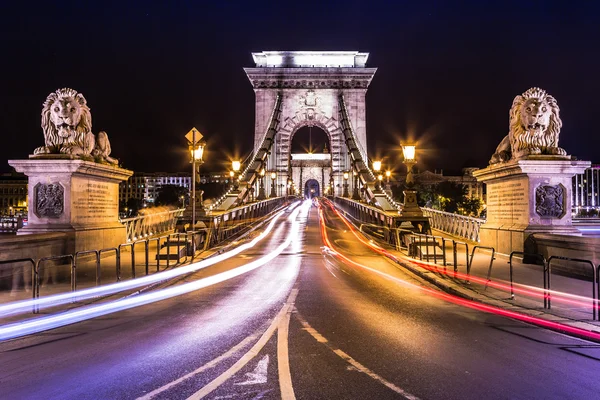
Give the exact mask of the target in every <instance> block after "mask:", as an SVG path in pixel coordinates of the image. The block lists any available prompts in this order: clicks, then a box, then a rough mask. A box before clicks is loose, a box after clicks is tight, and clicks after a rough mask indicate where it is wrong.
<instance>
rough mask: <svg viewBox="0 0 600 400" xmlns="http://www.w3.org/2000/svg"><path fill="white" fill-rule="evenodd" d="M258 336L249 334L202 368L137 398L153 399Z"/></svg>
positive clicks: (231, 353) (224, 358) (218, 361)
mask: <svg viewBox="0 0 600 400" xmlns="http://www.w3.org/2000/svg"><path fill="white" fill-rule="evenodd" d="M256 338H258V332H256V333H253V334H252V335H250V336H248V337H247V338H245V339H244V340H242V341H241V342H239V343H238V344H236V345H235V346H233V347H232V348H231V349H229V351H227V352H226V353H224V354H222V355H220V356H219V357H217V358H214V359H212V360H211V361H209V362H207V363H206V364H204V365H203V366H201V367H200V368H198V369H196V370H194V371H192V372H190V373H188V374H186V375H184V376H182V377H181V378H179V379H176V380H174V381H173V382H170V383H168V384H166V385H164V386H162V387H159V388H158V389H156V390H153V391H151V392H150V393H147V394H146V395H144V396H142V397H138V398H137V400H150V399H152V398H153V397H154V396H156V395H157V394H160V393H162V392H164V391H167V390H169V389H171V388H172V387H174V386H176V385H178V384H180V383H181V382H183V381H185V380H187V379H189V378H191V377H193V376H195V375H198V374H199V373H201V372H204V371H206V370H207V369H210V368H212V367H214V366H215V365H217V364H219V363H220V362H221V361H223V360H226V359H227V358H229V357H231V356H233V355H234V354H235V353H237V352H238V351H240V350H241V349H243V348H244V347H246V346H248V345H249V344H250V343H251V342H253V341H255V340H256Z"/></svg>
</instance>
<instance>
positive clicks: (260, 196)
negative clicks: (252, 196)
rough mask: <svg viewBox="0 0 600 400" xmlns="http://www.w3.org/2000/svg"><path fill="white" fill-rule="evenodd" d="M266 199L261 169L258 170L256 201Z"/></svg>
mask: <svg viewBox="0 0 600 400" xmlns="http://www.w3.org/2000/svg"><path fill="white" fill-rule="evenodd" d="M266 198H267V194H266V193H265V169H264V168H262V169H261V170H260V182H259V188H258V197H256V200H264V199H266Z"/></svg>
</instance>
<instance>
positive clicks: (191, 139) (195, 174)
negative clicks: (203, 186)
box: [185, 128, 205, 230]
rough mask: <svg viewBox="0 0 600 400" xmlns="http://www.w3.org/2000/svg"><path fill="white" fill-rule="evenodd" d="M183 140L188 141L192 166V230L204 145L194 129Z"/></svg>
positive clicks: (194, 222)
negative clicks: (197, 182)
mask: <svg viewBox="0 0 600 400" xmlns="http://www.w3.org/2000/svg"><path fill="white" fill-rule="evenodd" d="M185 138H186V139H187V140H188V143H189V145H188V149H189V151H190V158H191V160H190V162H191V164H192V193H191V194H190V199H191V200H190V201H191V203H192V224H191V229H192V230H194V228H195V227H196V181H197V180H198V181H199V180H200V171H199V170H200V165H202V164H203V163H204V160H203V159H202V156H203V155H204V146H205V143H204V141H202V134H201V133H200V132H199V131H198V130H197V129H196V128H192V130H190V131H189V132H188V133H187V134H186V135H185Z"/></svg>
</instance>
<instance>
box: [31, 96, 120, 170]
mask: <svg viewBox="0 0 600 400" xmlns="http://www.w3.org/2000/svg"><path fill="white" fill-rule="evenodd" d="M42 129H43V131H44V141H45V145H44V146H42V147H38V148H37V149H35V150H34V151H33V154H34V155H36V156H43V155H46V154H65V155H70V156H75V157H77V158H82V159H90V160H94V161H96V162H103V163H109V164H118V161H117V160H116V159H114V158H112V157H110V151H111V148H110V142H109V140H108V135H107V134H106V132H99V133H98V137H96V136H95V135H94V134H93V133H92V114H91V113H90V108H89V107H88V105H87V101H86V100H85V97H83V95H82V94H81V93H78V92H77V91H76V90H73V89H69V88H64V89H59V90H57V91H56V92H54V93H50V94H49V95H48V97H47V98H46V101H45V102H44V105H43V108H42Z"/></svg>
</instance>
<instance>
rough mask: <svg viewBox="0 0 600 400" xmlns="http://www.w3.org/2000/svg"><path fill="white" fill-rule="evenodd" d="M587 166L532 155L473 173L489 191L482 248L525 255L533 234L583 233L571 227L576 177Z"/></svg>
mask: <svg viewBox="0 0 600 400" xmlns="http://www.w3.org/2000/svg"><path fill="white" fill-rule="evenodd" d="M589 166H590V162H589V161H572V160H565V159H564V157H562V158H561V159H557V157H555V156H530V157H529V158H527V159H524V160H513V161H509V162H505V163H498V164H494V165H491V166H489V167H487V168H485V169H482V170H478V171H475V172H473V176H475V177H476V178H477V180H478V181H481V182H484V183H485V184H486V187H487V200H486V203H487V221H486V223H485V224H483V225H482V226H481V228H480V232H479V237H480V241H481V244H482V245H483V246H490V247H494V248H495V249H496V251H498V252H500V253H503V254H509V253H511V252H512V251H524V245H525V240H526V239H527V237H528V236H529V235H531V234H532V233H556V234H569V235H580V233H579V231H578V230H577V229H576V228H575V227H573V225H572V217H571V203H572V200H571V192H572V178H573V176H574V175H575V174H580V173H583V171H584V170H585V169H586V168H588V167H589Z"/></svg>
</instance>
